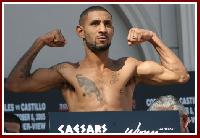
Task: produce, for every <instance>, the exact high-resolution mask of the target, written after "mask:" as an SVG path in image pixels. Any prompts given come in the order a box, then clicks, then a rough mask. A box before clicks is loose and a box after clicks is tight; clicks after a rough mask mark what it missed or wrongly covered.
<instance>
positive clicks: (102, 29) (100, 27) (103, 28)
mask: <svg viewBox="0 0 200 138" xmlns="http://www.w3.org/2000/svg"><path fill="white" fill-rule="evenodd" d="M106 31H107V29H106V26H105V25H104V24H101V25H100V26H99V32H103V33H104V32H106Z"/></svg>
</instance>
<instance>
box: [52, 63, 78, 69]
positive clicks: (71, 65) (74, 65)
mask: <svg viewBox="0 0 200 138" xmlns="http://www.w3.org/2000/svg"><path fill="white" fill-rule="evenodd" d="M77 67H79V62H76V63H72V62H68V61H66V62H62V63H58V64H56V65H54V66H52V67H51V68H56V69H58V70H60V69H65V68H68V69H69V68H77Z"/></svg>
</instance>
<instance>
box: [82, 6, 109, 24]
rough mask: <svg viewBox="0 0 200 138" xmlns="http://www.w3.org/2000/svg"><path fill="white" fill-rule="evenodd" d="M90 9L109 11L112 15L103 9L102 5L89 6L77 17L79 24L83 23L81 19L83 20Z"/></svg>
mask: <svg viewBox="0 0 200 138" xmlns="http://www.w3.org/2000/svg"><path fill="white" fill-rule="evenodd" d="M91 11H106V12H107V13H109V14H110V15H111V17H112V14H111V13H110V12H109V11H108V10H107V9H105V8H104V7H102V6H91V7H89V8H87V9H85V10H84V11H83V12H82V13H81V14H80V18H79V25H82V24H83V21H84V17H85V16H86V15H87V14H88V13H89V12H91Z"/></svg>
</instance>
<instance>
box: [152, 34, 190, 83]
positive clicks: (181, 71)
mask: <svg viewBox="0 0 200 138" xmlns="http://www.w3.org/2000/svg"><path fill="white" fill-rule="evenodd" d="M150 43H152V45H153V46H154V48H155V49H156V51H157V52H158V54H159V55H160V62H161V65H162V66H164V67H165V68H166V69H168V70H170V71H173V72H175V73H177V74H178V75H179V76H180V79H183V80H184V79H188V78H189V75H188V73H187V71H186V69H185V67H184V65H183V63H182V62H181V60H180V59H179V58H178V57H177V56H176V55H175V54H174V53H173V52H172V51H171V50H170V49H169V48H168V47H167V46H165V44H164V43H163V42H162V41H161V40H160V39H159V38H158V37H157V36H156V35H155V34H154V35H153V37H152V39H151V40H150Z"/></svg>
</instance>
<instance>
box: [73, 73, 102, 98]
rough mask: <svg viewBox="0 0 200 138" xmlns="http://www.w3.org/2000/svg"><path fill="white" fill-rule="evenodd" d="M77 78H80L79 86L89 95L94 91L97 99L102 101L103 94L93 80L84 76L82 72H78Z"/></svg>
mask: <svg viewBox="0 0 200 138" xmlns="http://www.w3.org/2000/svg"><path fill="white" fill-rule="evenodd" d="M76 78H77V80H78V83H79V86H80V87H82V88H83V89H84V90H85V92H86V94H87V95H91V94H93V93H94V94H95V95H96V97H97V100H98V101H100V102H102V100H103V98H102V96H101V93H100V91H99V89H98V88H97V86H96V85H95V83H94V82H93V81H91V80H90V79H88V78H87V77H84V76H82V75H81V74H77V75H76Z"/></svg>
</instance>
